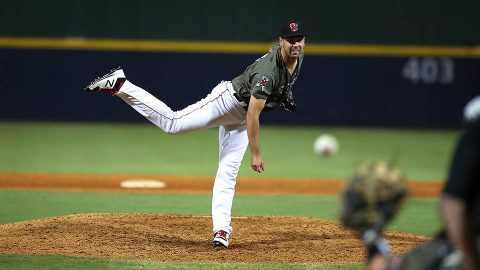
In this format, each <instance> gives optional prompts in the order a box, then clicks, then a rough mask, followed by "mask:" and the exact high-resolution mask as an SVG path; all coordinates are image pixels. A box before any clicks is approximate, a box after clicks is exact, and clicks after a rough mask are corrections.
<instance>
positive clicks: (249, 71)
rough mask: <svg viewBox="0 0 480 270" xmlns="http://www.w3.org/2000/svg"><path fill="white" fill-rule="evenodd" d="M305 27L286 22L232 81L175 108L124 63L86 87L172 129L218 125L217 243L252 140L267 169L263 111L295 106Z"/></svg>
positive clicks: (226, 228)
mask: <svg viewBox="0 0 480 270" xmlns="http://www.w3.org/2000/svg"><path fill="white" fill-rule="evenodd" d="M304 46H305V33H304V31H303V27H302V25H300V23H299V22H297V21H294V20H291V21H289V22H287V23H285V24H284V25H282V27H281V30H280V34H279V38H278V44H277V45H276V46H275V47H274V48H272V49H271V50H270V51H269V52H268V53H267V54H265V55H263V56H262V57H261V58H259V59H257V60H256V61H255V62H254V63H253V64H251V65H250V66H248V67H247V68H246V70H245V72H244V73H243V74H241V75H240V76H238V77H236V78H234V79H233V80H232V81H222V82H220V83H219V84H218V85H217V86H216V87H215V88H213V90H212V91H211V93H210V94H208V95H207V96H206V97H205V98H204V99H202V100H200V101H198V102H196V103H194V104H192V105H190V106H187V107H186V108H184V109H182V110H179V111H173V110H172V109H170V108H169V107H168V106H167V105H166V104H165V103H164V102H162V101H160V100H158V99H157V98H155V97H154V96H153V95H151V94H150V93H148V92H147V91H145V90H144V89H142V88H140V87H138V86H136V85H134V84H133V83H132V82H130V81H128V80H127V79H126V77H125V74H124V72H123V70H122V69H120V68H118V69H114V70H112V71H111V72H110V73H108V74H107V75H105V76H103V77H100V78H97V79H96V80H95V81H93V82H92V83H90V84H89V85H88V86H87V87H86V88H85V90H86V91H87V92H97V91H102V92H108V93H111V94H112V95H116V96H118V97H120V98H122V99H123V100H124V101H125V102H126V103H127V104H128V105H130V106H131V107H132V108H133V109H135V110H136V111H137V112H139V113H140V114H141V115H143V116H144V117H145V118H147V119H148V120H149V121H151V122H152V123H153V124H155V125H156V126H158V127H159V128H161V129H162V130H163V131H164V132H166V133H169V134H180V133H185V132H190V131H195V130H200V129H206V128H212V127H219V155H220V157H219V164H218V169H217V174H216V176H215V182H214V186H213V196H212V221H213V235H214V236H213V246H215V247H225V248H226V247H228V244H229V237H230V234H231V233H232V226H231V225H230V222H231V208H232V202H233V196H234V191H235V184H236V178H237V174H238V170H239V167H240V163H241V162H242V159H243V156H244V153H245V150H246V148H247V146H250V150H251V168H252V169H253V170H254V171H257V172H259V173H261V172H263V171H264V170H265V164H264V161H263V158H262V154H261V151H260V139H259V137H260V123H259V116H260V113H261V112H265V111H270V110H272V109H274V108H275V107H278V106H279V105H280V106H282V107H283V108H285V109H286V110H288V111H292V112H293V111H295V110H296V104H295V102H294V100H293V95H292V86H293V84H294V83H295V81H296V79H297V78H298V75H299V73H300V68H301V65H302V60H303V56H304V52H303V48H304Z"/></svg>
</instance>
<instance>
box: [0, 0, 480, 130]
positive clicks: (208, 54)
mask: <svg viewBox="0 0 480 270" xmlns="http://www.w3.org/2000/svg"><path fill="white" fill-rule="evenodd" d="M2 3H3V8H2V9H1V10H0V91H1V93H2V97H3V101H4V102H3V103H2V106H0V120H9V119H14V120H66V121H69V120H78V121H144V120H143V119H142V118H141V117H140V116H139V115H137V114H136V113H135V112H134V111H133V110H132V109H131V108H129V107H128V106H126V105H125V104H122V103H123V102H122V101H121V100H120V99H112V98H111V97H108V96H94V95H86V94H85V93H84V92H83V91H82V88H83V87H84V86H85V85H86V84H87V83H88V82H89V81H91V80H92V79H94V78H95V77H96V76H99V75H102V74H103V73H105V72H107V71H108V70H109V69H110V68H112V67H115V66H118V65H121V66H123V67H124V68H125V71H126V74H127V76H128V79H130V80H131V81H132V82H134V83H136V84H138V85H139V86H142V87H144V88H145V89H148V90H149V91H151V92H152V93H153V94H154V95H156V96H158V97H160V98H162V99H163V100H165V101H166V102H167V103H168V104H169V105H170V106H171V107H172V108H173V109H181V108H183V107H184V106H187V105H189V104H190V103H191V102H194V101H196V100H198V99H200V98H202V97H204V96H205V95H206V94H207V93H208V92H209V91H210V90H211V89H212V88H213V87H214V86H215V85H216V84H217V83H218V82H220V81H221V80H230V79H232V78H233V77H235V76H237V75H238V74H240V73H241V72H243V70H244V68H245V67H246V66H247V65H249V64H250V63H251V62H252V61H254V60H255V59H256V58H257V57H259V56H260V55H261V54H262V53H263V52H264V51H266V50H267V49H268V47H269V46H271V44H272V41H273V40H274V37H275V32H276V29H277V28H278V22H279V21H281V20H284V19H285V18H290V17H298V18H301V19H302V21H303V22H304V23H305V25H306V27H307V29H308V30H309V33H310V34H309V36H308V38H307V47H306V58H305V61H304V67H303V68H302V73H301V75H300V78H299V80H298V81H297V84H296V85H295V87H294V91H295V95H296V98H297V102H298V104H299V111H298V112H297V113H295V114H290V113H287V112H283V111H281V110H280V111H278V112H272V113H268V114H264V115H262V118H263V119H262V120H263V122H264V123H268V124H288V125H337V126H376V127H427V128H449V127H458V126H459V125H460V123H461V115H462V109H463V106H464V105H465V103H466V102H467V101H468V100H469V99H470V98H472V97H473V96H475V95H477V94H479V93H480V76H479V75H480V51H479V50H478V46H477V44H480V33H479V32H478V31H477V30H476V28H475V27H476V26H477V25H478V16H476V14H475V12H474V11H475V10H478V7H480V2H478V1H463V2H462V4H460V3H458V4H456V5H452V4H451V1H433V0H426V1H421V2H419V1H413V0H404V1H400V0H398V1H387V2H385V1H380V0H375V1H356V0H349V1H307V0H300V1H296V2H295V3H294V4H292V3H291V2H290V1H284V0H281V1H274V0H267V1H253V0H248V1H244V2H242V5H239V6H234V7H232V6H231V5H232V4H231V3H230V2H228V1H220V0H212V1H193V0H192V1H189V0H179V1H174V2H166V1H153V0H152V1H151V0H142V1H126V0H118V1H113V0H97V1H93V0H85V1H78V0H70V1H56V0H46V1H41V2H40V1H27V0H15V1H14V0H7V1H4V2H2ZM292 5H293V6H292ZM182 42H183V43H182ZM202 42H203V43H202Z"/></svg>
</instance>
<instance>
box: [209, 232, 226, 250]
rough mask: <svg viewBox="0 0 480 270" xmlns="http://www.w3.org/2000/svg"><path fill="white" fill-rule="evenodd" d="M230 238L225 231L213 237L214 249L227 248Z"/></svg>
mask: <svg viewBox="0 0 480 270" xmlns="http://www.w3.org/2000/svg"><path fill="white" fill-rule="evenodd" d="M229 237H230V235H229V233H228V232H226V231H224V230H220V231H218V232H216V233H215V234H214V235H213V241H212V244H213V246H214V247H223V248H227V247H228V238H229Z"/></svg>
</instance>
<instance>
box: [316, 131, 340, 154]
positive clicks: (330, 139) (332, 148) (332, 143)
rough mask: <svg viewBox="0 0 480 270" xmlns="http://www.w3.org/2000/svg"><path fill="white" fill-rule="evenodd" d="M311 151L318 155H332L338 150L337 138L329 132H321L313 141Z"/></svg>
mask: <svg viewBox="0 0 480 270" xmlns="http://www.w3.org/2000/svg"><path fill="white" fill-rule="evenodd" d="M313 151H314V152H315V154H317V155H319V156H323V157H329V156H332V155H334V154H336V153H337V152H338V142H337V139H336V138H335V137H334V136H332V135H330V134H322V135H320V136H318V137H317V139H316V140H315V142H314V143H313Z"/></svg>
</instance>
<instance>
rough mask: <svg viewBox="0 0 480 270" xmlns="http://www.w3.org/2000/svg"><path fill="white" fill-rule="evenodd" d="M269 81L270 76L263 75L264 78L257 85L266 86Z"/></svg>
mask: <svg viewBox="0 0 480 270" xmlns="http://www.w3.org/2000/svg"><path fill="white" fill-rule="evenodd" d="M267 82H268V78H267V76H262V79H260V81H258V83H257V87H264V86H265V85H266V84H267Z"/></svg>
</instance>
